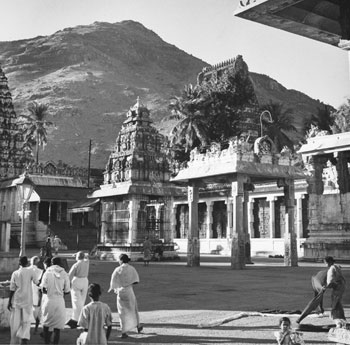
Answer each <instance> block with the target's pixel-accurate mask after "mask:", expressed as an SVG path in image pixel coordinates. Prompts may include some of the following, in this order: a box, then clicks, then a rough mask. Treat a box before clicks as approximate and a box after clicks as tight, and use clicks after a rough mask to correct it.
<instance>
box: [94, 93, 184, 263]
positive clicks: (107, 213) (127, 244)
mask: <svg viewBox="0 0 350 345" xmlns="http://www.w3.org/2000/svg"><path fill="white" fill-rule="evenodd" d="M126 116H127V119H126V120H125V121H124V123H123V125H122V128H121V130H120V132H119V134H118V137H117V139H116V143H115V147H114V150H113V152H112V153H111V155H110V157H109V159H108V162H107V165H106V170H105V172H104V184H103V185H101V186H100V189H99V190H96V191H95V192H93V193H92V195H91V196H90V197H93V198H94V197H95V198H99V199H100V200H101V231H100V238H99V243H100V244H99V245H98V247H99V253H100V254H101V255H107V257H111V258H113V259H115V258H117V257H118V255H119V254H120V253H128V254H129V255H130V256H131V257H132V259H136V258H138V256H140V255H141V251H142V244H143V241H144V238H145V236H148V237H149V238H150V239H151V241H152V243H153V245H154V246H158V247H159V246H160V247H161V248H162V251H163V253H164V256H174V254H175V252H174V244H173V238H174V234H173V232H172V225H171V222H172V220H171V212H172V208H173V198H174V196H176V195H179V194H181V195H182V194H183V191H182V189H181V188H179V187H176V186H174V185H173V184H171V183H170V182H169V179H170V169H169V163H168V160H167V157H166V153H165V138H164V137H163V136H162V135H161V134H160V133H159V132H158V131H157V129H156V128H155V127H153V126H152V120H151V119H150V112H149V110H148V109H147V108H146V107H145V106H144V105H142V104H141V102H140V100H139V99H138V100H137V102H136V104H135V105H134V106H132V107H131V108H130V109H129V111H128V112H127V114H126ZM154 250H155V248H154Z"/></svg>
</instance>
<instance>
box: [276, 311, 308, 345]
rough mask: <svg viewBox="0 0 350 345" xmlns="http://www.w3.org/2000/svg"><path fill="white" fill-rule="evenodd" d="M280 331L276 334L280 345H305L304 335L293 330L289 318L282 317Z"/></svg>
mask: <svg viewBox="0 0 350 345" xmlns="http://www.w3.org/2000/svg"><path fill="white" fill-rule="evenodd" d="M279 326H280V328H281V330H280V331H277V332H275V333H274V335H275V337H276V339H277V344H278V345H304V344H305V343H304V340H303V338H302V336H303V334H302V333H300V332H295V331H293V330H292V328H291V322H290V319H289V318H288V317H282V318H281V319H280V321H279Z"/></svg>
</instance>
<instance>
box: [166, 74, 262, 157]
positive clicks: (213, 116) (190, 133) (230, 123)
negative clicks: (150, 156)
mask: <svg viewBox="0 0 350 345" xmlns="http://www.w3.org/2000/svg"><path fill="white" fill-rule="evenodd" d="M255 97H256V96H255V92H254V89H253V85H252V83H251V82H250V79H249V74H248V69H246V71H245V72H244V71H243V72H242V70H239V72H237V71H235V70H226V71H225V72H224V73H223V74H222V75H221V76H220V77H218V78H209V80H206V81H203V82H202V83H200V84H197V85H196V86H194V87H193V86H192V85H188V86H185V88H184V90H183V91H182V93H181V95H180V96H179V97H177V96H175V97H173V98H172V99H171V103H170V105H169V109H170V110H171V112H172V113H171V115H170V116H168V117H167V118H168V119H175V120H178V123H177V124H176V125H175V127H174V128H173V130H172V131H171V133H170V147H171V149H172V150H174V151H175V152H174V154H173V155H174V157H177V159H179V161H185V160H188V157H189V152H190V151H191V150H192V149H193V148H195V147H199V149H201V148H203V147H205V146H206V145H207V144H208V143H209V142H211V141H216V142H222V141H226V140H228V139H229V138H231V137H233V136H236V135H240V130H241V128H240V126H239V124H240V121H241V114H242V109H243V108H244V107H246V106H247V105H249V104H251V103H254V101H255V100H256V98H255ZM181 151H183V152H181Z"/></svg>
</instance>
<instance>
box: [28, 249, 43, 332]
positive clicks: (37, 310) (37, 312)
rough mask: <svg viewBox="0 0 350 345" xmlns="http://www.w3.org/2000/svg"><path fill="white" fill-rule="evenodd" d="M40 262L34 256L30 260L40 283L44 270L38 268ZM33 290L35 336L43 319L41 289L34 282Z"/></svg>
mask: <svg viewBox="0 0 350 345" xmlns="http://www.w3.org/2000/svg"><path fill="white" fill-rule="evenodd" d="M39 262H40V259H39V257H38V256H33V257H32V258H31V259H30V264H31V266H30V267H31V268H32V270H33V271H34V273H35V276H36V278H37V280H38V281H40V279H41V277H42V275H43V272H44V271H43V270H42V269H40V268H39V267H38V264H39ZM32 289H33V317H34V320H35V328H34V334H35V333H36V332H37V331H38V327H39V323H40V318H41V289H40V288H39V286H38V285H37V284H34V282H32Z"/></svg>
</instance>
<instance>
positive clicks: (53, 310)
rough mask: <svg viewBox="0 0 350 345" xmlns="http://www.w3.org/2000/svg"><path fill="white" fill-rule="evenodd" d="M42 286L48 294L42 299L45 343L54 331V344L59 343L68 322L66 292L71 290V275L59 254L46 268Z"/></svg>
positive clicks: (48, 341) (48, 342)
mask: <svg viewBox="0 0 350 345" xmlns="http://www.w3.org/2000/svg"><path fill="white" fill-rule="evenodd" d="M40 287H41V288H42V290H43V293H44V294H46V297H45V298H43V301H42V324H43V328H44V340H45V344H50V341H51V335H52V332H53V333H54V338H53V344H58V343H59V340H60V332H61V329H63V328H64V324H65V322H66V306H65V302H64V294H65V293H69V292H70V282H69V276H68V273H67V272H66V271H65V270H64V268H63V267H62V262H61V258H59V257H58V256H55V257H54V258H53V259H52V266H50V267H48V268H47V269H46V271H45V273H44V275H43V278H42V281H41V284H40Z"/></svg>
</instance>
